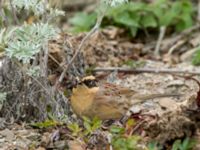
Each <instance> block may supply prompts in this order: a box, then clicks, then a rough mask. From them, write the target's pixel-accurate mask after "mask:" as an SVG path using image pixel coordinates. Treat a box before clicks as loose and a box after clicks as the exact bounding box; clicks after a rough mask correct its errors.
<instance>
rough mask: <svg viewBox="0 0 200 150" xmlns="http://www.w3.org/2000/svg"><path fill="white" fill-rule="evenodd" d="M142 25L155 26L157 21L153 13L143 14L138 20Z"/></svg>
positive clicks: (146, 26)
mask: <svg viewBox="0 0 200 150" xmlns="http://www.w3.org/2000/svg"><path fill="white" fill-rule="evenodd" d="M140 23H141V25H142V27H144V28H148V27H157V21H156V19H155V17H154V16H153V15H145V16H143V17H142V19H141V20H140Z"/></svg>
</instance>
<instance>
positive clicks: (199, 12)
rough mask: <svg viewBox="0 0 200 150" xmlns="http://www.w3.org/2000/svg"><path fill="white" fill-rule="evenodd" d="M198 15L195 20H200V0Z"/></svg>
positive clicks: (199, 0) (199, 2)
mask: <svg viewBox="0 0 200 150" xmlns="http://www.w3.org/2000/svg"><path fill="white" fill-rule="evenodd" d="M197 11H198V15H197V20H198V21H199V22H200V0H198V10H197Z"/></svg>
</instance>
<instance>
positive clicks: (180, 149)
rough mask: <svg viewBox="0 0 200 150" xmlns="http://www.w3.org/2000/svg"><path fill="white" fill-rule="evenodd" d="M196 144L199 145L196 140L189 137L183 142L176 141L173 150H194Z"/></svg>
mask: <svg viewBox="0 0 200 150" xmlns="http://www.w3.org/2000/svg"><path fill="white" fill-rule="evenodd" d="M196 144H197V143H196V141H195V140H192V139H190V138H188V137H187V138H185V139H184V140H183V141H181V140H176V141H175V142H174V143H173V146H172V150H192V148H194V146H195V145H196Z"/></svg>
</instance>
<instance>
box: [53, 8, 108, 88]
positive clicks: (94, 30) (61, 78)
mask: <svg viewBox="0 0 200 150" xmlns="http://www.w3.org/2000/svg"><path fill="white" fill-rule="evenodd" d="M104 15H105V12H103V13H102V14H100V16H99V17H98V18H97V22H96V24H95V26H94V27H93V28H92V29H91V30H90V32H88V33H87V35H86V36H85V37H84V38H83V39H82V41H81V43H80V45H79V47H78V49H77V50H76V52H75V54H74V56H73V57H72V59H71V60H70V61H69V63H68V64H67V65H65V69H64V70H63V72H62V74H61V75H60V78H59V80H58V82H60V83H61V82H62V80H63V78H64V76H65V74H66V72H67V70H68V68H69V67H70V66H71V64H72V63H73V62H74V60H75V59H76V57H77V56H78V54H79V53H80V52H81V51H82V49H83V46H84V45H85V43H86V41H87V40H88V39H89V38H90V37H91V36H92V35H93V34H94V33H95V32H96V31H97V30H98V29H99V26H100V25H101V22H102V20H103V17H104ZM58 82H57V83H56V85H58Z"/></svg>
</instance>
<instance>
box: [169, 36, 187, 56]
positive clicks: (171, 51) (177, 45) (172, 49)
mask: <svg viewBox="0 0 200 150" xmlns="http://www.w3.org/2000/svg"><path fill="white" fill-rule="evenodd" d="M185 42H186V40H180V41H178V42H177V43H176V44H175V45H173V46H172V47H171V48H170V49H169V51H168V53H167V54H168V55H171V54H172V53H173V51H174V50H175V49H177V48H178V47H180V46H181V45H183V44H184V43H185Z"/></svg>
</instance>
